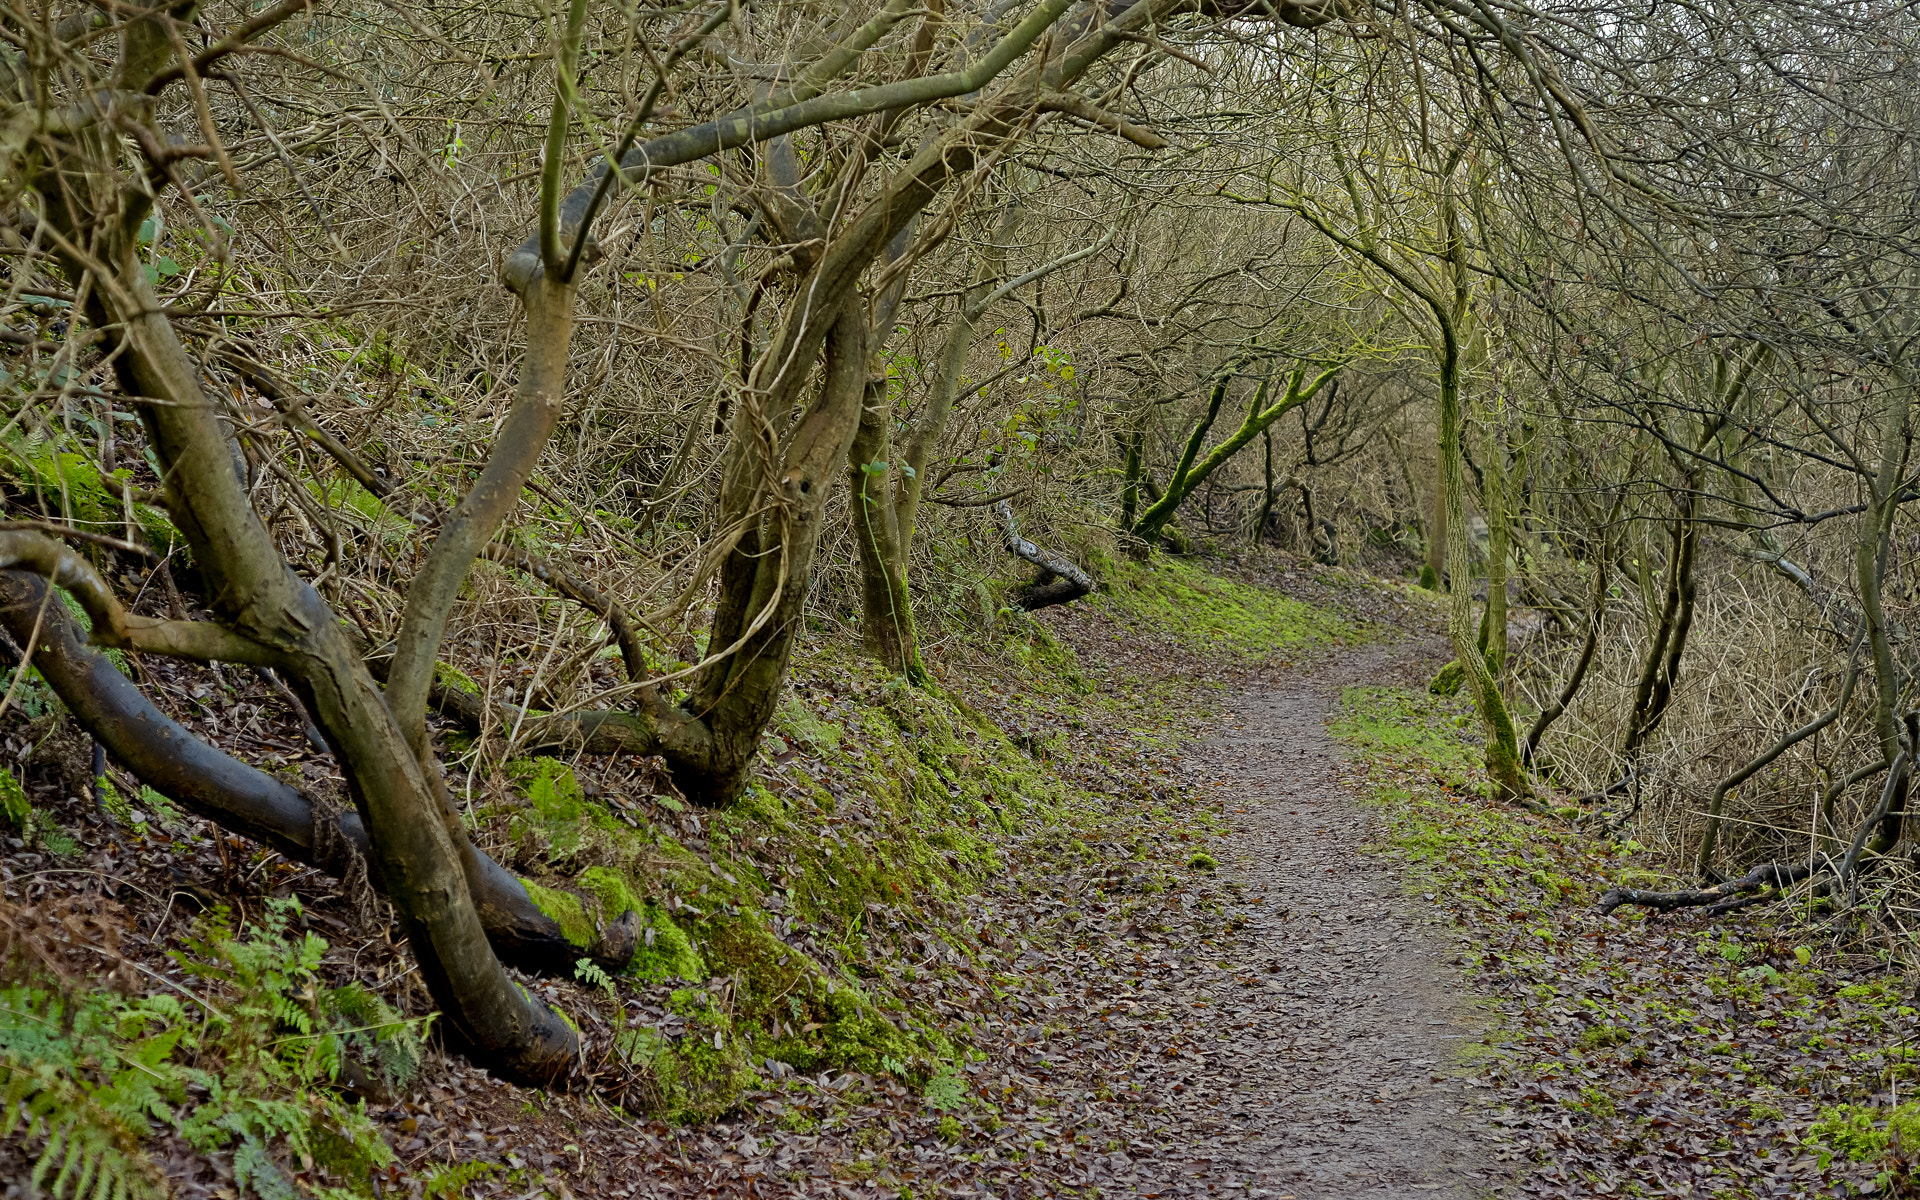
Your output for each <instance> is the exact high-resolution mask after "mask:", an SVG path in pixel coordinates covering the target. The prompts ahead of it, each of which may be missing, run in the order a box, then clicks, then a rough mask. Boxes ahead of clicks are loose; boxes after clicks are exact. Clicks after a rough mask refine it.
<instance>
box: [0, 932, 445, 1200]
mask: <svg viewBox="0 0 1920 1200" xmlns="http://www.w3.org/2000/svg"><path fill="white" fill-rule="evenodd" d="M298 913H299V908H298V906H297V905H296V904H294V903H293V902H291V901H282V902H277V903H276V904H274V905H273V906H272V907H270V908H269V911H268V913H267V915H266V918H265V920H264V921H263V922H262V923H261V924H260V925H259V926H258V927H255V928H252V929H250V930H249V931H248V933H249V935H250V936H248V937H247V938H245V939H244V940H243V939H239V938H235V937H234V936H232V935H231V934H230V933H229V932H228V931H227V929H226V928H225V927H224V926H223V925H222V924H221V923H220V921H219V919H216V920H214V921H212V922H210V923H209V924H207V925H206V926H204V927H203V928H202V929H201V930H200V931H199V934H198V936H197V938H196V940H195V942H194V943H193V949H192V951H191V953H185V954H180V955H178V956H177V957H178V958H179V959H180V960H181V964H182V965H183V966H184V967H186V968H187V969H188V970H189V971H191V972H192V973H193V974H194V975H196V976H198V977H200V978H201V979H202V980H205V981H206V982H207V984H208V985H209V991H210V993H212V994H213V995H215V996H217V998H218V1000H219V1003H218V1004H214V1003H212V1002H211V1001H209V1002H208V1003H207V1004H206V1005H205V1006H204V1012H203V1011H200V1010H198V1009H196V1010H194V1011H189V1010H188V1009H187V1008H186V1007H185V1006H184V1005H183V1004H182V1003H181V1000H180V998H179V997H177V996H174V995H171V994H168V995H157V996H148V997H141V998H132V999H129V998H126V997H122V996H118V995H116V994H114V993H111V992H104V991H101V992H91V993H72V992H69V991H66V990H63V989H62V988H60V987H59V986H57V984H58V981H56V980H53V979H50V978H48V977H46V976H45V975H44V974H34V973H31V972H22V971H19V970H16V971H15V975H16V976H17V978H16V979H15V980H14V981H13V982H9V983H6V984H5V986H0V1138H9V1139H18V1140H19V1141H20V1142H21V1143H23V1144H27V1145H31V1146H37V1147H38V1149H37V1152H35V1153H30V1157H32V1159H33V1169H32V1174H31V1183H32V1186H33V1187H35V1188H40V1189H44V1190H45V1191H46V1192H47V1193H48V1194H49V1195H50V1196H52V1197H53V1198H54V1200H146V1198H147V1197H158V1196H164V1195H165V1194H166V1182H165V1179H164V1177H163V1175H162V1173H161V1171H160V1169H159V1168H158V1166H156V1165H155V1164H154V1162H153V1161H152V1159H151V1158H149V1157H148V1156H147V1154H146V1153H145V1152H144V1150H143V1143H144V1141H145V1140H146V1139H147V1138H148V1137H149V1136H151V1135H152V1134H153V1132H154V1129H155V1126H156V1125H158V1126H160V1127H162V1128H165V1129H170V1130H172V1131H173V1132H175V1133H177V1134H179V1135H180V1136H181V1137H182V1138H184V1139H185V1140H186V1141H187V1143H188V1144H190V1145H192V1146H193V1147H194V1148H195V1149H197V1150H199V1151H201V1152H202V1153H206V1154H214V1153H223V1152H224V1153H230V1154H231V1155H232V1161H233V1172H234V1181H235V1183H236V1184H237V1185H238V1187H239V1188H240V1189H241V1190H242V1191H244V1192H245V1193H247V1194H250V1195H253V1196H257V1197H260V1198H261V1200H297V1197H299V1196H300V1195H302V1194H303V1193H302V1192H301V1191H300V1190H299V1189H296V1187H295V1184H294V1182H293V1180H292V1179H290V1178H289V1177H288V1175H287V1172H286V1171H285V1170H284V1169H283V1168H282V1166H281V1165H280V1164H281V1162H282V1161H284V1160H286V1159H288V1158H293V1159H298V1160H300V1161H301V1162H302V1163H303V1164H304V1163H307V1162H317V1163H319V1164H320V1165H322V1166H324V1167H326V1168H327V1169H329V1170H331V1171H333V1172H334V1173H335V1174H337V1175H339V1176H340V1177H341V1178H343V1179H345V1180H347V1181H348V1182H349V1183H351V1184H355V1185H358V1187H365V1186H367V1185H366V1183H365V1181H366V1180H367V1179H368V1177H369V1175H370V1173H371V1172H373V1171H375V1170H378V1169H381V1168H385V1167H387V1166H389V1165H390V1164H391V1163H392V1162H393V1161H394V1155H393V1151H392V1148H391V1147H389V1146H388V1145H387V1142H386V1140H385V1138H384V1137H383V1136H382V1135H381V1133H380V1130H379V1129H378V1127H377V1126H376V1125H375V1124H374V1123H373V1121H372V1120H371V1118H369V1117H368V1116H367V1113H366V1108H365V1106H364V1105H363V1104H358V1103H349V1102H347V1101H346V1100H345V1099H343V1098H342V1097H341V1096H340V1095H339V1094H338V1093H336V1092H335V1091H334V1090H333V1089H332V1088H331V1087H330V1086H328V1085H330V1084H331V1083H332V1082H333V1081H334V1079H336V1078H337V1077H338V1074H339V1072H340V1069H341V1067H342V1064H343V1063H344V1062H345V1061H346V1060H347V1059H348V1058H349V1057H351V1058H353V1059H355V1060H358V1061H362V1062H365V1063H366V1064H367V1065H368V1066H369V1067H370V1068H371V1069H373V1070H375V1071H377V1072H378V1073H379V1074H380V1075H381V1076H382V1078H383V1079H384V1080H385V1081H386V1082H387V1083H388V1085H389V1086H393V1087H401V1086H404V1085H405V1084H406V1083H408V1082H410V1081H411V1079H412V1078H413V1076H414V1075H415V1074H416V1073H417V1072H418V1069H419V1065H420V1057H421V1050H420V1042H419V1029H420V1026H421V1024H422V1022H421V1021H416V1020H408V1019H406V1018H403V1017H401V1016H399V1015H398V1014H397V1013H395V1012H394V1011H393V1010H392V1009H391V1008H389V1007H388V1006H387V1005H386V1004H385V1003H383V1002H382V1001H381V1000H380V999H379V998H378V997H376V996H374V995H373V994H372V993H371V992H368V991H367V990H366V989H364V988H361V987H358V986H357V985H348V986H347V987H343V988H328V987H324V986H322V985H321V983H320V980H319V977H318V975H317V974H316V971H317V968H318V967H319V965H320V961H321V958H322V956H324V954H325V953H326V948H327V946H326V943H325V942H324V941H323V940H321V939H320V938H318V937H316V936H314V935H312V934H296V933H294V932H292V931H291V929H290V922H291V920H292V919H293V918H294V917H295V916H297V915H298ZM0 926H3V927H4V928H0V933H5V932H9V931H11V932H12V933H13V934H15V936H16V938H18V939H21V940H24V939H26V938H27V937H28V936H30V935H27V934H24V933H22V932H21V929H20V926H19V925H18V924H17V923H14V922H11V921H9V920H8V918H7V914H6V913H5V912H4V911H0ZM16 957H24V958H26V959H27V960H29V961H31V960H32V956H16ZM358 1187H356V1188H349V1189H346V1190H342V1189H338V1188H318V1187H308V1188H307V1189H306V1192H307V1193H310V1194H325V1195H326V1196H328V1197H333V1198H335V1200H344V1198H345V1197H347V1196H350V1195H356V1194H362V1193H361V1192H360V1191H359V1190H358Z"/></svg>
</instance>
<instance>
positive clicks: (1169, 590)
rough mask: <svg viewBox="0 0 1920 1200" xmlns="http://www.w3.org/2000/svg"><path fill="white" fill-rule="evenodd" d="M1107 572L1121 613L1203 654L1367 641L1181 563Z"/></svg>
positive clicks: (1157, 561)
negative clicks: (1127, 613) (1142, 621)
mask: <svg viewBox="0 0 1920 1200" xmlns="http://www.w3.org/2000/svg"><path fill="white" fill-rule="evenodd" d="M1103 567H1104V570H1103V574H1102V579H1103V580H1104V581H1105V586H1106V592H1105V594H1106V595H1108V596H1110V597H1111V598H1112V601H1113V603H1114V604H1115V605H1116V606H1118V607H1119V608H1121V609H1122V610H1124V611H1126V612H1129V613H1131V614H1133V615H1134V616H1137V617H1139V618H1141V619H1142V620H1144V621H1146V622H1148V623H1149V624H1151V625H1152V626H1153V627H1154V628H1155V629H1156V630H1161V631H1165V632H1168V633H1172V634H1174V635H1175V636H1177V637H1179V638H1180V639H1181V640H1182V641H1185V642H1188V643H1191V644H1194V645H1196V646H1197V647H1199V648H1201V649H1208V650H1220V651H1225V652H1227V653H1228V654H1231V655H1233V656H1235V657H1239V658H1266V657H1269V656H1272V655H1279V654H1287V653H1293V652H1297V651H1299V650H1304V649H1309V648H1311V647H1314V646H1319V645H1324V644H1326V643H1329V642H1331V641H1333V640H1334V639H1335V638H1342V639H1346V640H1354V639H1357V638H1359V637H1361V636H1362V635H1363V631H1362V630H1360V629H1359V628H1358V627H1356V626H1354V625H1352V624H1351V623H1349V622H1347V621H1345V620H1343V619H1341V618H1340V617H1338V616H1335V615H1334V614H1332V613H1329V612H1326V611H1324V610H1322V609H1317V608H1315V607H1313V606H1312V605H1310V604H1306V603H1303V602H1302V601H1299V600H1295V599H1293V598H1292V597H1291V596H1286V595H1282V594H1281V593H1279V592H1276V591H1272V590H1269V589H1267V588H1260V587H1254V586H1252V585H1251V584H1245V583H1240V582H1238V581H1236V580H1232V579H1224V578H1222V577H1220V576H1218V575H1213V574H1210V573H1209V572H1207V571H1205V570H1204V569H1202V568H1201V567H1199V566H1198V565H1196V564H1194V563H1190V562H1184V561H1182V560H1180V559H1178V558H1170V557H1167V556H1164V555H1160V556H1156V557H1155V558H1154V559H1153V561H1152V562H1151V563H1150V564H1147V565H1141V564H1136V563H1131V562H1128V561H1126V560H1124V559H1110V560H1108V561H1107V562H1105V563H1104V564H1103Z"/></svg>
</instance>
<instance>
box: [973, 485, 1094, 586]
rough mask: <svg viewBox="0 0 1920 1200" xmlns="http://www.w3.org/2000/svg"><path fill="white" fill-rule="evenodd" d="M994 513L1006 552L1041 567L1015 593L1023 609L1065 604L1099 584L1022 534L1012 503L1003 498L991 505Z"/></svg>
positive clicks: (1072, 564) (1068, 562) (1065, 560)
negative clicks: (1016, 521) (1036, 573)
mask: <svg viewBox="0 0 1920 1200" xmlns="http://www.w3.org/2000/svg"><path fill="white" fill-rule="evenodd" d="M993 513H994V515H995V516H997V517H999V518H1000V535H1001V540H1002V542H1003V543H1004V544H1005V545H1006V547H1007V553H1009V554H1011V555H1013V556H1014V557H1015V558H1022V559H1025V560H1026V561H1028V562H1030V563H1032V564H1033V565H1034V566H1036V567H1039V568H1040V574H1038V575H1036V576H1035V577H1034V580H1033V582H1032V583H1029V584H1027V585H1026V586H1025V587H1023V588H1020V589H1018V590H1017V591H1015V592H1014V595H1013V602H1014V603H1015V604H1018V605H1019V606H1020V607H1021V608H1022V609H1024V610H1026V611H1027V612H1036V611H1038V610H1040V609H1043V608H1050V607H1052V606H1053V605H1055V604H1066V603H1069V602H1070V601H1074V600H1078V599H1079V598H1080V597H1082V596H1085V595H1087V594H1088V593H1090V592H1092V591H1093V590H1094V589H1095V588H1097V587H1099V586H1100V585H1099V584H1097V583H1095V582H1094V579H1093V576H1091V575H1089V574H1087V573H1086V572H1085V571H1082V570H1081V569H1080V568H1079V567H1078V566H1076V565H1074V563H1073V562H1072V561H1070V560H1069V559H1066V558H1063V557H1061V556H1060V555H1058V554H1055V553H1053V552H1052V551H1050V550H1042V549H1041V548H1040V547H1038V546H1036V545H1034V544H1033V543H1032V542H1030V541H1028V540H1027V539H1025V538H1023V537H1021V536H1020V531H1019V529H1018V528H1017V527H1015V525H1014V523H1013V505H1011V504H1009V503H1007V502H1006V501H1005V500H1002V501H1000V503H998V504H996V505H994V506H993Z"/></svg>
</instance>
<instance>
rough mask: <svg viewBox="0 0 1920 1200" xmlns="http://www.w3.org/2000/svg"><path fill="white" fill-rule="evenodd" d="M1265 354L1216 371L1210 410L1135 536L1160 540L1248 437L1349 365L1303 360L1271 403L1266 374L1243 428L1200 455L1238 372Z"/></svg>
mask: <svg viewBox="0 0 1920 1200" xmlns="http://www.w3.org/2000/svg"><path fill="white" fill-rule="evenodd" d="M1264 357H1267V355H1266V354H1265V353H1264V352H1262V351H1249V352H1243V353H1241V354H1237V355H1235V356H1234V357H1233V358H1230V359H1228V360H1227V362H1226V365H1224V366H1223V367H1221V368H1220V370H1219V371H1218V372H1217V373H1216V374H1215V375H1214V378H1213V384H1212V386H1211V387H1210V388H1209V389H1208V391H1207V407H1206V410H1205V411H1204V412H1203V413H1202V414H1201V416H1200V419H1199V420H1198V421H1197V422H1195V424H1194V427H1193V430H1192V432H1191V433H1189V434H1188V435H1187V444H1186V447H1185V448H1184V449H1183V450H1182V451H1181V454H1180V461H1179V462H1178V463H1177V464H1175V466H1174V468H1173V474H1172V476H1171V477H1170V478H1169V479H1168V480H1167V486H1166V487H1165V488H1164V489H1163V490H1162V491H1161V493H1160V498H1159V499H1158V500H1156V501H1154V503H1153V504H1152V505H1151V506H1149V507H1148V509H1147V511H1145V512H1144V513H1141V514H1140V519H1139V520H1138V521H1137V522H1135V523H1134V526H1133V528H1132V529H1131V530H1129V532H1130V533H1132V534H1133V535H1134V536H1135V537H1137V538H1139V539H1140V540H1141V541H1143V542H1146V543H1147V544H1149V545H1153V544H1155V543H1157V542H1159V541H1160V539H1161V537H1162V536H1163V535H1164V533H1165V532H1166V528H1167V524H1168V522H1170V521H1172V520H1173V516H1174V514H1175V513H1176V512H1178V511H1179V509H1180V505H1181V503H1182V502H1183V501H1184V500H1186V498H1187V497H1188V496H1191V495H1192V494H1193V492H1194V490H1195V489H1196V488H1198V487H1199V486H1200V485H1201V484H1202V483H1204V482H1206V480H1207V477H1208V476H1209V475H1212V474H1213V473H1214V472H1215V471H1216V470H1218V469H1219V468H1220V467H1221V466H1222V465H1224V464H1225V463H1226V462H1227V460H1228V459H1230V458H1232V457H1233V456H1234V455H1235V454H1238V453H1239V452H1240V450H1241V449H1242V448H1243V447H1244V446H1246V444H1247V443H1248V442H1251V441H1252V440H1253V439H1254V438H1256V437H1259V436H1260V435H1261V434H1262V433H1265V432H1266V431H1267V430H1268V429H1270V428H1272V427H1273V423H1274V422H1275V421H1278V420H1279V419H1280V418H1281V417H1284V416H1286V415H1287V414H1288V413H1290V412H1292V411H1293V410H1294V409H1296V408H1298V407H1300V406H1301V405H1302V404H1305V403H1306V402H1307V401H1309V400H1311V399H1313V397H1314V396H1315V395H1317V394H1319V392H1320V389H1321V388H1323V387H1326V386H1327V384H1328V383H1329V382H1331V381H1332V380H1333V379H1335V378H1336V377H1337V376H1338V375H1339V374H1340V371H1341V370H1342V369H1343V368H1344V367H1345V366H1346V361H1345V360H1344V359H1342V360H1340V361H1337V362H1334V363H1332V364H1330V365H1323V364H1304V363H1303V364H1300V365H1298V366H1296V367H1294V369H1293V370H1292V371H1291V372H1290V373H1289V374H1288V376H1287V386H1286V390H1285V392H1284V393H1283V394H1282V395H1281V397H1280V398H1279V399H1278V400H1275V401H1274V402H1273V403H1272V404H1268V403H1267V396H1268V394H1269V391H1270V390H1271V388H1272V385H1273V377H1272V375H1270V374H1269V375H1266V376H1263V377H1262V378H1261V380H1260V383H1259V385H1258V386H1257V387H1255V388H1254V391H1253V395H1252V396H1251V397H1250V398H1249V399H1248V401H1247V412H1246V415H1245V416H1244V417H1243V418H1241V421H1240V426H1239V428H1237V429H1235V430H1234V431H1233V432H1232V433H1230V434H1228V435H1227V437H1226V438H1225V439H1224V440H1223V441H1221V442H1220V444H1219V445H1217V446H1215V447H1214V448H1213V449H1212V450H1211V451H1209V452H1208V453H1207V454H1206V456H1205V457H1201V454H1200V449H1201V447H1202V446H1204V445H1206V441H1207V434H1208V433H1209V432H1211V430H1212V429H1213V425H1214V422H1215V421H1216V420H1218V419H1219V416H1220V408H1221V406H1222V405H1223V404H1224V403H1225V401H1226V395H1227V389H1228V387H1229V386H1230V385H1231V384H1232V383H1233V381H1234V380H1235V379H1236V378H1238V377H1239V375H1240V371H1241V369H1242V368H1244V367H1247V366H1249V365H1251V364H1252V363H1254V362H1256V361H1258V360H1259V359H1260V358H1264ZM1316 367H1317V368H1318V370H1317V373H1314V374H1312V375H1311V377H1309V372H1310V371H1313V370H1314V368H1316Z"/></svg>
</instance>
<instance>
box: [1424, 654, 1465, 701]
mask: <svg viewBox="0 0 1920 1200" xmlns="http://www.w3.org/2000/svg"><path fill="white" fill-rule="evenodd" d="M1465 686H1467V669H1466V668H1465V667H1463V666H1461V665H1460V660H1459V659H1457V658H1456V659H1454V660H1453V661H1452V662H1450V663H1448V664H1447V665H1446V666H1444V667H1441V668H1440V670H1439V671H1437V672H1436V673H1435V674H1434V676H1433V678H1432V679H1430V680H1428V681H1427V692H1428V694H1429V695H1434V696H1458V695H1459V694H1460V689H1461V688H1463V687H1465Z"/></svg>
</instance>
